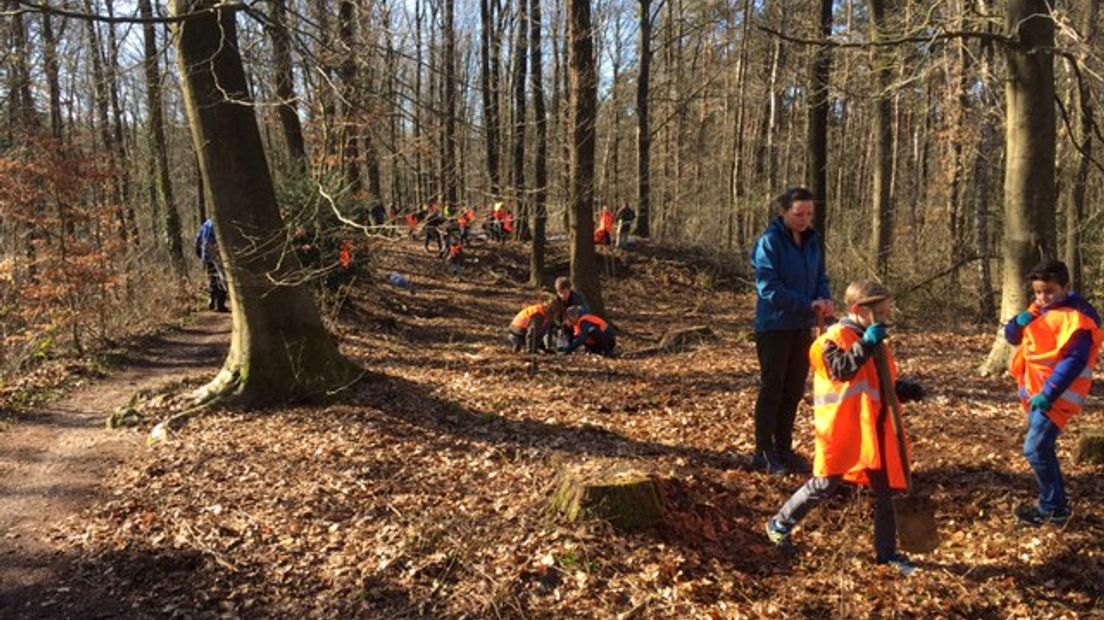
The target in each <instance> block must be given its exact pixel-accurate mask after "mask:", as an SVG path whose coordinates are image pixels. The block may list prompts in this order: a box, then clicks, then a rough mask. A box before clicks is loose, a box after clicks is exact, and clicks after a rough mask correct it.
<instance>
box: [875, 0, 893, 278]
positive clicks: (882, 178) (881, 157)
mask: <svg viewBox="0 0 1104 620" xmlns="http://www.w3.org/2000/svg"><path fill="white" fill-rule="evenodd" d="M890 1H891V0H870V12H871V14H872V23H871V27H870V38H871V40H873V41H878V40H880V39H882V38H884V36H885V32H886V26H887V24H886V20H887V11H886V4H887V3H888V2H890ZM874 54H875V63H876V66H875V69H874V72H875V75H876V77H875V88H877V89H878V103H877V112H876V114H875V121H874V123H875V132H876V135H875V138H874V181H873V190H872V191H873V198H874V218H873V223H872V227H871V228H872V230H871V233H872V234H871V237H870V239H871V240H870V253H871V254H872V255H873V257H874V263H875V269H876V272H877V274H878V277H879V278H881V279H882V280H885V279H886V278H887V277H888V276H889V259H890V257H891V253H892V249H893V203H892V198H893V196H892V176H893V151H894V148H893V100H892V98H891V97H890V94H889V89H890V87H891V86H892V85H893V61H892V55H891V52H890V51H889V50H886V49H880V50H875V52H874Z"/></svg>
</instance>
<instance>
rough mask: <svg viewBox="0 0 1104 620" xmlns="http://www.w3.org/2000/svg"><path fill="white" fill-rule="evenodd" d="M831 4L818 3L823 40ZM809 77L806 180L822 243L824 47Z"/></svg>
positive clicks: (827, 0)
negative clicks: (813, 202) (810, 80)
mask: <svg viewBox="0 0 1104 620" xmlns="http://www.w3.org/2000/svg"><path fill="white" fill-rule="evenodd" d="M832 4H833V2H832V0H820V36H821V37H823V38H825V39H827V38H828V37H830V36H831V35H832ZM810 73H811V75H812V84H811V85H810V87H809V153H808V164H807V176H808V179H809V180H808V183H809V189H810V190H811V191H812V192H813V195H814V196H816V215H815V225H814V227H815V228H816V229H817V230H819V231H820V234H821V237H820V239H821V243H824V240H825V238H826V235H827V234H828V83H829V79H830V78H831V76H832V53H831V51H830V50H829V48H828V47H827V46H820V47H818V48H817V49H816V50H814V51H813V61H812V71H811V72H810ZM741 249H742V248H741Z"/></svg>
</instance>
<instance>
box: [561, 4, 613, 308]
mask: <svg viewBox="0 0 1104 620" xmlns="http://www.w3.org/2000/svg"><path fill="white" fill-rule="evenodd" d="M567 6H568V9H567V12H568V44H569V45H570V48H571V54H570V65H571V113H572V119H571V126H572V141H571V144H572V148H571V175H570V176H571V232H570V237H571V251H570V254H571V256H570V262H571V282H572V284H573V285H574V286H575V288H577V289H579V291H581V292H582V293H583V295H584V296H586V298H587V300H588V301H589V302H590V306H591V308H590V309H591V311H593V312H594V313H595V314H598V315H601V316H605V304H604V303H603V301H602V288H601V283H600V282H599V281H598V271H597V265H596V262H595V252H594V142H595V122H596V120H597V117H598V109H597V108H598V69H597V66H596V63H595V58H594V31H593V29H592V27H591V21H590V0H568V3H567Z"/></svg>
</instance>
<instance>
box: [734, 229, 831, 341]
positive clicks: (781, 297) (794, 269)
mask: <svg viewBox="0 0 1104 620" xmlns="http://www.w3.org/2000/svg"><path fill="white" fill-rule="evenodd" d="M751 263H752V266H753V267H754V268H755V288H756V289H757V290H758V292H759V301H758V303H756V305H755V331H756V332H773V331H782V330H785V329H810V328H812V327H813V325H815V324H816V315H815V314H814V313H813V310H812V308H810V305H811V304H812V303H813V301H814V300H816V299H831V297H832V294H831V293H830V292H829V290H828V270H827V268H826V267H825V265H824V253H823V252H821V250H820V233H818V232H816V231H815V230H813V229H811V228H810V229H809V230H807V231H805V232H804V233H802V234H801V247H798V245H797V243H795V242H794V239H793V234H791V233H790V230H789V229H788V228H786V225H785V224H784V223H782V217H781V216H779V217H777V218H775V219H774V221H773V222H771V224H770V226H768V227H767V231H766V232H765V233H763V236H762V237H759V241H757V242H756V243H755V251H754V252H753V253H752V255H751Z"/></svg>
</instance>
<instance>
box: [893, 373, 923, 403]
mask: <svg viewBox="0 0 1104 620" xmlns="http://www.w3.org/2000/svg"><path fill="white" fill-rule="evenodd" d="M896 391H897V400H899V401H900V402H902V403H909V402H914V401H921V400H924V397H925V396H927V394H926V393H925V392H924V386H922V385H920V384H919V383H917V382H915V381H909V380H908V379H901V380H900V381H898V382H897V386H896Z"/></svg>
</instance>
